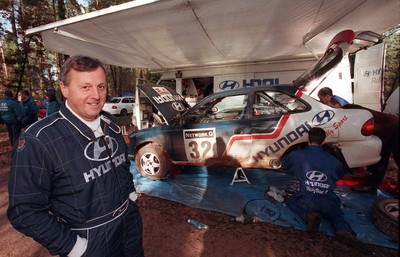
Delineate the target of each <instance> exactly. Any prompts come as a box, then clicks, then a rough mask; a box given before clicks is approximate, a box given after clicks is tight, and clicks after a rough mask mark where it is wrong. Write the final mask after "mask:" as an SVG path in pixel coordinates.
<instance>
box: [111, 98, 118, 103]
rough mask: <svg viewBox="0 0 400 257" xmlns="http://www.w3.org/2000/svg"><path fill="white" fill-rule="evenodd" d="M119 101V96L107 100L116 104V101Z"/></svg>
mask: <svg viewBox="0 0 400 257" xmlns="http://www.w3.org/2000/svg"><path fill="white" fill-rule="evenodd" d="M119 101H120V99H119V98H111V100H110V101H109V103H113V104H116V103H119Z"/></svg>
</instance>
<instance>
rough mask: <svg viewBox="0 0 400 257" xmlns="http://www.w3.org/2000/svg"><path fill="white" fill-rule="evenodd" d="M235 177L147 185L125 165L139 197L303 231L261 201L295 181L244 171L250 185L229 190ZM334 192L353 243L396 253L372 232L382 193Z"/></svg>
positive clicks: (204, 171)
mask: <svg viewBox="0 0 400 257" xmlns="http://www.w3.org/2000/svg"><path fill="white" fill-rule="evenodd" d="M235 171H236V169H235V168H220V167H218V168H207V167H185V168H184V169H183V170H182V171H181V173H180V174H179V175H178V176H177V178H175V179H165V180H159V181H153V180H150V179H147V178H144V177H142V176H141V175H140V174H139V173H138V172H137V170H136V167H135V164H134V163H133V162H132V165H131V172H132V173H133V175H134V182H135V186H136V190H137V192H139V193H144V194H146V195H149V196H154V197H158V198H162V199H167V200H171V201H174V202H179V203H182V204H185V205H188V206H191V207H194V208H199V209H204V210H209V211H216V212H220V213H224V214H227V215H231V216H240V215H241V214H242V211H243V209H245V211H246V213H247V214H249V215H256V216H258V218H259V220H260V221H261V222H267V223H273V224H276V225H280V226H285V227H294V228H296V229H299V230H305V224H304V222H303V221H302V219H301V218H299V217H298V216H297V215H295V214H293V213H292V212H291V211H290V210H289V208H288V207H287V206H286V205H285V204H284V203H281V202H277V201H274V200H268V199H267V198H266V197H265V196H264V193H265V192H266V191H268V190H269V188H270V187H271V186H274V187H276V188H278V189H280V190H285V191H288V192H290V191H293V187H294V185H295V184H296V183H295V181H296V180H295V179H294V177H293V176H292V175H291V174H287V173H285V172H279V171H273V170H261V169H247V170H244V173H245V176H246V177H247V179H248V181H249V182H250V184H248V183H247V182H245V181H243V182H236V183H233V184H232V185H231V182H232V180H233V177H234V174H235ZM335 192H336V194H337V195H338V196H339V197H340V199H341V201H342V209H343V212H344V214H345V219H346V220H347V221H348V222H349V223H350V225H351V227H352V228H353V230H354V231H355V232H356V233H357V238H358V239H359V240H361V241H363V242H365V243H369V244H375V245H379V246H384V247H388V248H393V249H398V244H397V243H395V242H393V241H392V240H391V239H390V237H388V236H387V235H386V234H384V233H382V232H381V231H380V230H378V229H377V228H376V226H375V225H374V224H373V223H372V221H371V217H370V213H371V206H372V204H373V201H374V200H375V199H376V198H377V197H380V198H387V197H388V194H387V193H385V192H384V191H380V190H378V194H376V195H372V194H362V193H356V192H353V191H351V189H350V187H348V186H338V187H337V188H336V190H335ZM319 230H320V231H321V232H324V233H326V234H327V235H331V236H333V235H334V230H333V228H332V227H331V226H330V224H329V223H328V222H326V221H324V220H323V221H322V223H321V226H320V228H319Z"/></svg>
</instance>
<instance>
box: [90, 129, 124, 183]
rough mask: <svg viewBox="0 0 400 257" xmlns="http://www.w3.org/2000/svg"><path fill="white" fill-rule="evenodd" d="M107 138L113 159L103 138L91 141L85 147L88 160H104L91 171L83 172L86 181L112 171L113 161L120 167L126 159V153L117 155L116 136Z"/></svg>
mask: <svg viewBox="0 0 400 257" xmlns="http://www.w3.org/2000/svg"><path fill="white" fill-rule="evenodd" d="M105 139H106V142H107V145H108V147H109V149H110V151H111V159H110V156H108V153H107V148H106V146H105V145H104V143H103V141H102V140H101V139H98V140H96V141H93V142H90V143H89V144H88V145H87V146H86V147H85V150H84V156H85V157H86V158H87V159H88V160H90V161H95V162H102V163H101V164H100V165H98V166H97V167H94V168H92V169H90V170H89V171H87V172H84V173H83V177H84V179H85V182H86V183H88V182H90V181H91V180H94V179H96V178H98V177H101V176H102V175H104V174H107V173H108V172H109V171H111V170H112V164H111V162H113V163H114V166H115V167H118V166H119V165H121V164H122V163H124V162H125V161H126V159H125V153H122V154H120V155H116V153H117V151H118V142H117V141H116V140H115V139H114V138H112V137H109V136H106V138H105Z"/></svg>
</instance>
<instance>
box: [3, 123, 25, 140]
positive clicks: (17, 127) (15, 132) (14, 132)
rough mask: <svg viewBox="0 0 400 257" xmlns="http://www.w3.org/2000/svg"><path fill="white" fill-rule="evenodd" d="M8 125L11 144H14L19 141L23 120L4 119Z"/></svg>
mask: <svg viewBox="0 0 400 257" xmlns="http://www.w3.org/2000/svg"><path fill="white" fill-rule="evenodd" d="M4 123H5V124H6V127H7V132H8V138H9V139H10V144H11V146H13V145H14V144H15V142H17V140H18V138H19V135H20V134H21V122H19V121H17V120H12V121H4Z"/></svg>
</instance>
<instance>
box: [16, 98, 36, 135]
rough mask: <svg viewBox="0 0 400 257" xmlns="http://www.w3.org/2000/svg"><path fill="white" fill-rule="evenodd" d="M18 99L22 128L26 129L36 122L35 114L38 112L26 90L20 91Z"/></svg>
mask: <svg viewBox="0 0 400 257" xmlns="http://www.w3.org/2000/svg"><path fill="white" fill-rule="evenodd" d="M18 98H19V100H20V104H21V107H22V111H23V116H22V121H21V123H22V127H23V128H26V127H28V126H29V125H31V124H32V123H34V122H36V121H37V120H38V117H37V113H38V111H39V107H38V106H37V104H36V102H35V100H34V99H33V98H32V97H31V96H30V94H29V92H28V90H22V91H21V92H19V93H18Z"/></svg>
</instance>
